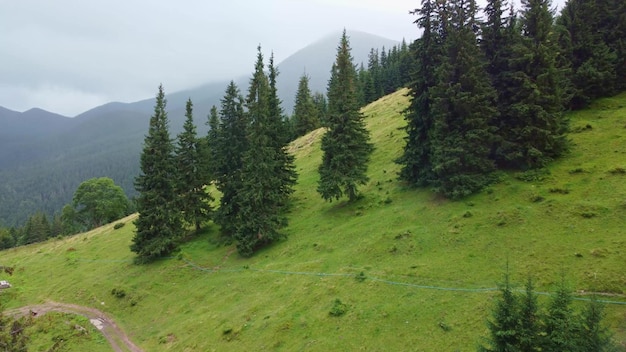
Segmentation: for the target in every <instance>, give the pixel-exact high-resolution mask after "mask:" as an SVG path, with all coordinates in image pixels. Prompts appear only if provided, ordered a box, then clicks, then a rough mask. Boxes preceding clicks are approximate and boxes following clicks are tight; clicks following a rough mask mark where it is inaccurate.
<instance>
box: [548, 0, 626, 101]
mask: <svg viewBox="0 0 626 352" xmlns="http://www.w3.org/2000/svg"><path fill="white" fill-rule="evenodd" d="M625 13H626V6H625V5H624V2H623V1H620V0H592V1H589V0H569V1H568V2H567V3H566V4H565V6H564V7H563V9H562V10H561V14H560V16H559V18H558V21H557V24H558V25H559V27H560V29H561V31H560V34H561V37H560V44H561V49H562V52H563V53H562V54H563V56H564V59H565V60H566V62H567V63H568V64H569V65H570V69H571V71H570V83H571V85H572V87H571V88H572V89H573V92H572V93H573V96H572V100H571V105H570V106H571V107H572V108H574V109H578V108H582V107H584V106H586V105H587V104H588V103H589V102H590V101H591V100H592V99H595V98H598V97H603V96H610V95H612V94H614V93H616V92H618V91H619V90H620V89H622V88H623V87H624V73H625V72H626V71H625V68H624V62H625V58H624V45H625V43H626V39H624V37H626V25H625V24H626V19H625V18H626V16H625V15H624V14H625Z"/></svg>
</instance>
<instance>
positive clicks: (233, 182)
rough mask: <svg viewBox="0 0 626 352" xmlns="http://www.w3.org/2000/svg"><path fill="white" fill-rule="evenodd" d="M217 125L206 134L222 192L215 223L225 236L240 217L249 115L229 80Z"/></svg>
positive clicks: (232, 234) (213, 167)
mask: <svg viewBox="0 0 626 352" xmlns="http://www.w3.org/2000/svg"><path fill="white" fill-rule="evenodd" d="M220 121H221V122H220V124H219V128H218V129H217V133H215V134H212V133H209V137H208V138H209V140H208V144H209V150H210V155H211V165H213V166H212V170H213V171H212V172H213V174H214V176H213V178H214V179H215V185H216V187H217V189H218V190H219V191H220V192H222V197H221V198H220V206H219V208H218V209H217V210H216V211H215V214H214V222H215V223H216V224H218V225H220V227H221V233H222V235H223V236H224V237H225V238H226V239H230V238H232V237H233V236H234V234H235V226H236V224H237V219H238V218H239V210H240V207H239V204H238V203H237V199H236V197H237V193H238V191H239V190H240V189H241V188H242V177H241V169H242V167H243V155H244V153H245V152H246V151H247V150H248V144H249V143H248V140H247V138H246V135H247V133H248V128H249V127H248V118H247V116H246V115H245V114H244V109H243V97H242V96H241V94H240V93H239V88H237V85H236V84H235V83H234V82H233V81H231V82H230V84H229V85H228V87H227V88H226V91H225V95H224V97H223V98H222V100H221V106H220Z"/></svg>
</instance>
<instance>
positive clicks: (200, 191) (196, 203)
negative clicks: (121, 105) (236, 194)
mask: <svg viewBox="0 0 626 352" xmlns="http://www.w3.org/2000/svg"><path fill="white" fill-rule="evenodd" d="M185 111H186V112H185V117H186V119H185V123H184V124H183V132H181V133H180V134H179V135H178V137H177V141H178V144H177V146H176V148H175V158H174V162H175V165H176V169H175V170H176V180H175V192H176V196H177V197H176V199H177V202H178V207H179V211H180V212H181V217H182V220H183V221H185V222H186V223H188V224H191V225H194V226H195V229H196V232H197V231H199V230H200V227H201V226H202V223H203V222H204V221H207V220H208V219H209V217H210V213H211V205H210V202H212V201H213V197H212V196H211V195H210V194H209V193H208V192H207V191H206V190H205V189H204V186H205V185H206V184H207V183H206V178H207V177H206V175H205V172H206V165H207V163H208V162H210V160H209V161H207V160H206V159H205V158H204V157H205V156H203V155H202V154H203V150H202V142H201V141H200V140H199V139H198V137H197V133H196V126H195V125H194V123H193V103H192V102H191V99H189V100H187V104H186V108H185Z"/></svg>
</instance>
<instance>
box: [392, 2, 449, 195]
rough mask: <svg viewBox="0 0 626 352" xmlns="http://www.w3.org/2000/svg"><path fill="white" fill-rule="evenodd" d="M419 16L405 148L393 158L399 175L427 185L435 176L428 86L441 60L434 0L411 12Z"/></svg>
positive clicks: (416, 184) (431, 82)
mask: <svg viewBox="0 0 626 352" xmlns="http://www.w3.org/2000/svg"><path fill="white" fill-rule="evenodd" d="M411 13H412V14H414V15H417V16H419V17H418V19H417V20H416V21H415V23H416V24H417V26H418V27H419V28H422V29H423V33H422V37H421V38H420V39H418V40H416V42H415V45H414V48H413V55H414V58H415V65H416V68H415V71H413V73H412V84H411V85H410V86H409V88H411V91H410V94H411V102H410V105H409V107H408V108H407V110H406V111H405V120H406V121H407V125H406V128H405V129H406V132H407V136H406V137H405V145H404V151H403V153H402V155H401V156H400V157H399V158H398V159H397V160H396V163H398V164H400V165H401V166H402V169H401V170H400V174H399V177H400V179H401V180H403V181H405V182H407V183H409V184H410V185H412V186H426V185H428V184H430V182H432V181H433V180H434V179H435V175H434V173H433V170H432V162H431V148H432V143H431V139H430V137H429V133H430V132H429V131H430V130H431V128H432V125H433V116H432V115H433V114H432V111H431V104H432V99H431V97H430V88H431V87H433V86H434V85H435V83H436V82H437V81H436V77H435V70H436V69H437V67H438V66H439V64H440V60H441V55H442V53H441V51H442V45H441V42H442V40H441V36H440V32H439V31H438V28H439V23H438V19H437V16H436V15H437V14H436V5H435V1H433V0H422V7H421V8H420V9H417V10H415V11H413V12H411Z"/></svg>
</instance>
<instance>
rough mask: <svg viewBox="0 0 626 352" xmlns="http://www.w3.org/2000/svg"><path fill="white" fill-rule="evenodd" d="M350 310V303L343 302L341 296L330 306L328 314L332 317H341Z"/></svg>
mask: <svg viewBox="0 0 626 352" xmlns="http://www.w3.org/2000/svg"><path fill="white" fill-rule="evenodd" d="M347 311H348V305H347V304H345V303H343V302H342V301H341V300H340V299H339V298H336V299H335V300H334V301H333V306H332V307H331V308H330V311H329V312H328V315H330V316H331V317H340V316H342V315H344V314H346V312H347Z"/></svg>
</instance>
